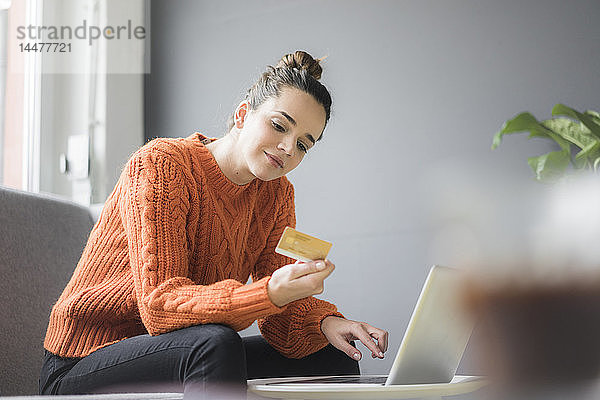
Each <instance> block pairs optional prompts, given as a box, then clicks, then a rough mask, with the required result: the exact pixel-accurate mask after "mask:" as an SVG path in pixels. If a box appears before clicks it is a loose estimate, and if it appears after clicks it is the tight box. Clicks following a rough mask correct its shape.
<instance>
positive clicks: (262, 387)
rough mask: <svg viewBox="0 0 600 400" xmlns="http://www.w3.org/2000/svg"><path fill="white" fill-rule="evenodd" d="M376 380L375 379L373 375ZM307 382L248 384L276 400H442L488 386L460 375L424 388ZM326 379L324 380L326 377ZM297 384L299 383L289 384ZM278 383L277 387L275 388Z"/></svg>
mask: <svg viewBox="0 0 600 400" xmlns="http://www.w3.org/2000/svg"><path fill="white" fill-rule="evenodd" d="M372 376H376V375H372ZM314 378H315V377H307V378H297V377H296V378H274V379H273V378H271V379H253V380H249V381H248V391H249V392H251V393H254V394H256V395H258V396H262V397H268V398H274V399H414V398H420V399H432V400H433V399H441V398H442V397H444V396H454V395H459V394H465V393H470V392H474V391H476V390H478V389H480V388H482V387H483V386H485V385H486V384H487V382H486V380H485V379H483V378H482V377H477V376H465V375H457V376H455V377H454V379H452V381H451V382H449V383H432V384H421V385H393V386H383V385H377V384H338V383H328V384H319V383H310V384H309V383H305V384H303V383H301V382H298V381H299V380H304V379H314ZM323 378H324V377H323ZM290 381H294V382H296V383H288V384H286V382H290ZM273 383H277V385H273Z"/></svg>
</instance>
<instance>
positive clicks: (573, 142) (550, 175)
mask: <svg viewBox="0 0 600 400" xmlns="http://www.w3.org/2000/svg"><path fill="white" fill-rule="evenodd" d="M552 116H553V117H554V118H551V119H547V120H544V121H538V120H537V119H536V118H535V117H534V116H533V115H532V114H531V113H529V112H522V113H520V114H518V115H517V116H516V117H514V118H513V119H510V120H508V121H506V122H505V123H504V126H503V127H502V129H501V130H500V131H499V132H498V133H496V135H494V140H493V143H492V150H493V149H495V148H496V147H498V146H499V145H500V142H501V141H502V136H504V135H507V134H511V133H519V132H529V138H532V137H541V138H547V139H550V140H553V141H554V142H556V143H557V144H558V146H559V147H560V150H557V151H552V152H550V153H547V154H543V155H541V156H537V157H530V158H529V159H528V162H529V166H530V167H531V169H533V172H534V173H535V177H536V179H537V180H538V181H541V182H553V181H556V180H557V179H559V178H560V177H562V176H563V175H564V173H565V172H566V171H567V168H568V166H569V164H570V165H572V167H573V169H575V170H593V171H596V172H597V171H598V169H599V168H600V114H599V113H598V112H596V111H591V110H588V111H585V112H583V113H581V112H579V111H577V110H574V109H573V108H571V107H567V106H565V105H563V104H557V105H555V106H554V108H552ZM573 148H576V149H577V153H576V154H574V153H573V151H572V149H573Z"/></svg>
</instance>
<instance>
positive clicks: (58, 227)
mask: <svg viewBox="0 0 600 400" xmlns="http://www.w3.org/2000/svg"><path fill="white" fill-rule="evenodd" d="M93 223H94V222H93V219H92V216H91V214H90V211H89V210H88V208H86V207H83V206H81V205H78V204H76V203H73V202H71V201H68V200H64V199H61V198H58V197H56V196H53V195H45V194H32V193H28V192H22V191H17V190H12V189H8V188H5V187H1V186H0V271H1V272H2V276H1V277H0V300H1V302H2V305H3V306H2V307H0V321H2V335H0V395H3V396H7V395H26V394H37V392H38V378H39V372H40V368H41V364H42V359H43V353H44V349H43V341H44V336H45V333H46V328H47V325H48V317H49V315H50V309H51V308H52V305H53V304H54V302H55V301H56V300H57V299H58V297H59V296H60V294H61V292H62V290H63V289H64V287H65V285H66V284H67V282H68V280H69V278H70V277H71V274H72V273H73V270H74V268H75V266H76V265H77V262H78V261H79V257H80V256H81V253H82V251H83V248H84V246H85V243H86V241H87V238H88V236H89V233H90V231H91V229H92V226H93Z"/></svg>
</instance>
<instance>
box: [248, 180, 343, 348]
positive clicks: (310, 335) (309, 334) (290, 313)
mask: <svg viewBox="0 0 600 400" xmlns="http://www.w3.org/2000/svg"><path fill="white" fill-rule="evenodd" d="M286 226H291V227H294V228H295V227H296V214H295V210H294V189H293V186H292V185H291V184H289V186H288V189H287V191H286V195H285V198H284V201H283V205H282V206H281V208H280V211H279V212H278V214H277V218H276V220H275V225H274V228H273V230H272V231H271V232H270V234H269V236H268V237H267V244H266V247H265V248H264V250H263V252H262V253H261V255H260V257H259V259H258V262H257V263H256V266H255V270H254V274H253V279H256V280H260V279H264V277H265V276H268V275H270V274H272V273H273V271H275V270H276V269H278V268H280V267H282V266H284V265H287V264H293V263H294V262H295V260H294V259H292V258H289V257H286V256H282V255H280V254H278V253H275V247H276V246H277V243H278V241H279V238H280V237H281V235H282V233H283V230H284V229H285V227H286ZM330 315H335V316H339V317H343V315H342V314H340V313H339V312H337V308H336V307H335V306H334V305H333V304H331V303H328V302H326V301H324V300H320V299H316V298H314V297H312V296H310V297H306V298H304V299H300V300H296V301H294V302H292V303H289V304H288V305H287V307H286V309H285V310H284V311H283V312H281V313H278V314H273V315H269V316H267V317H266V318H261V319H259V320H258V327H259V329H260V331H261V333H262V335H263V337H264V338H265V339H266V340H267V342H269V344H271V346H273V347H274V348H275V349H276V350H277V351H279V352H280V353H281V354H283V355H284V356H286V357H289V358H302V357H306V356H307V355H309V354H312V353H314V352H316V351H318V350H320V349H322V348H323V347H325V346H326V345H327V344H328V341H327V338H326V337H325V335H323V332H322V331H321V321H322V320H323V319H324V318H325V317H327V316H330Z"/></svg>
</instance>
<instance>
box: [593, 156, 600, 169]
mask: <svg viewBox="0 0 600 400" xmlns="http://www.w3.org/2000/svg"><path fill="white" fill-rule="evenodd" d="M598 167H600V157H598V158H596V161H594V171H598Z"/></svg>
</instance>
